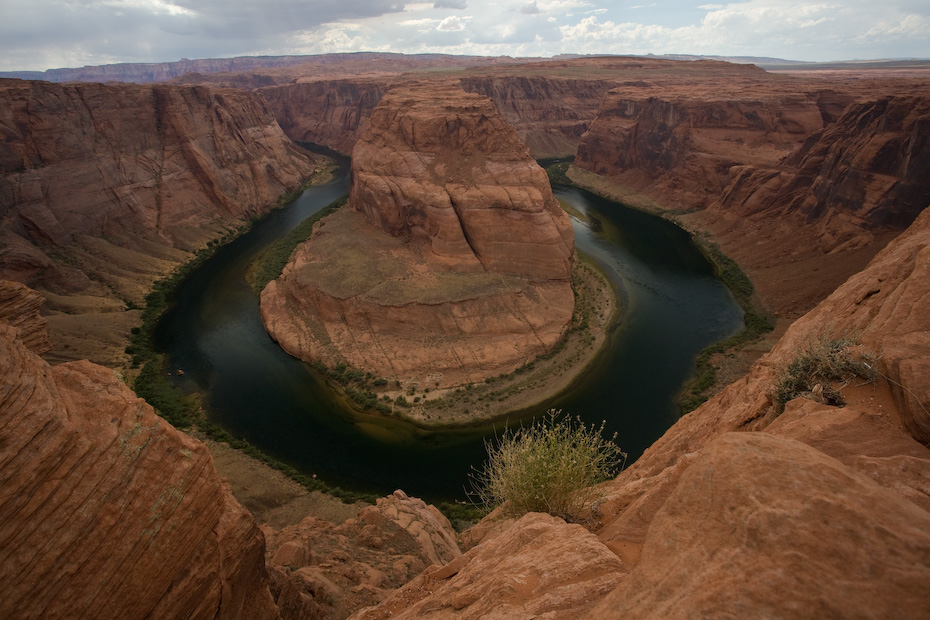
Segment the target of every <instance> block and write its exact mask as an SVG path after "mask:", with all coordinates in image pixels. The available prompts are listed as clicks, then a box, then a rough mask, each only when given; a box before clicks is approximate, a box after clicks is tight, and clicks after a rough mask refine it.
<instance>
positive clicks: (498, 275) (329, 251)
mask: <svg viewBox="0 0 930 620" xmlns="http://www.w3.org/2000/svg"><path fill="white" fill-rule="evenodd" d="M573 252H574V236H573V233H572V230H571V225H570V223H569V221H568V217H567V216H566V215H565V213H564V212H563V211H562V210H561V208H560V207H559V205H558V202H557V201H556V200H555V199H554V197H553V196H552V192H551V189H550V187H549V184H548V180H547V178H546V174H545V172H544V171H543V170H542V169H541V168H540V167H539V166H538V165H537V164H536V163H535V162H534V161H533V160H532V159H531V157H530V155H529V152H528V151H527V149H526V147H525V146H524V145H523V144H522V143H521V142H520V141H519V138H517V136H516V134H515V133H514V131H513V129H512V128H511V127H509V126H508V125H507V123H506V122H505V121H504V120H503V119H502V118H501V117H500V115H499V114H497V111H496V110H495V108H494V106H493V104H492V103H491V102H490V101H489V100H487V99H486V98H484V97H480V96H478V95H474V94H469V93H465V92H464V91H461V90H458V91H457V90H455V89H454V88H452V87H451V85H450V84H442V83H440V84H438V85H437V84H428V83H427V84H423V85H419V86H414V87H407V88H398V89H396V90H394V91H392V92H391V93H388V94H387V95H385V97H384V98H383V99H382V101H381V103H380V104H379V106H378V108H377V109H376V110H375V112H374V114H373V115H372V119H371V126H370V128H369V130H368V133H367V134H366V137H365V139H364V140H362V141H360V142H359V143H358V144H357V145H356V147H355V150H354V151H353V162H352V188H351V194H350V204H349V208H348V209H344V210H342V211H340V212H338V213H337V214H336V215H334V216H331V217H330V218H328V219H327V220H324V222H322V223H321V224H320V225H319V226H318V227H317V228H316V229H315V231H314V233H313V235H312V236H311V238H310V240H309V242H308V243H306V244H304V245H303V246H302V247H301V248H299V249H298V251H297V252H296V253H295V255H294V256H293V257H292V260H291V262H290V264H289V265H288V266H287V267H286V268H285V270H284V272H283V273H282V275H281V277H280V278H279V279H278V280H277V281H275V282H272V283H271V284H269V286H268V287H267V288H266V289H265V291H263V293H262V317H263V320H264V321H265V325H266V327H267V328H268V330H269V333H271V334H272V336H273V337H274V338H275V339H276V340H277V341H278V342H279V343H281V345H282V346H283V347H284V348H285V350H287V351H289V352H290V353H291V354H292V355H295V356H297V357H301V358H303V359H312V360H319V361H322V362H323V363H324V364H326V365H328V366H336V365H338V364H340V363H345V364H349V365H350V366H353V367H355V368H358V369H361V370H364V371H369V372H372V373H373V374H375V375H376V376H381V377H385V378H388V379H391V380H398V381H408V380H416V381H418V382H421V383H424V382H425V385H433V384H434V383H435V384H438V385H439V386H449V385H457V384H461V383H471V382H475V381H480V380H483V379H484V378H485V377H490V376H497V375H498V374H501V373H508V372H510V371H512V370H514V369H515V368H517V367H519V366H520V365H522V364H524V363H526V362H528V361H530V360H532V359H533V358H534V357H536V356H537V355H539V354H541V353H543V352H545V351H547V350H549V349H550V348H551V347H552V346H553V345H554V344H555V343H556V342H558V340H559V339H560V338H561V337H562V335H563V334H564V333H565V331H566V329H567V328H568V324H569V322H570V321H571V317H572V313H573V309H574V300H573V293H572V288H571V266H572V259H573Z"/></svg>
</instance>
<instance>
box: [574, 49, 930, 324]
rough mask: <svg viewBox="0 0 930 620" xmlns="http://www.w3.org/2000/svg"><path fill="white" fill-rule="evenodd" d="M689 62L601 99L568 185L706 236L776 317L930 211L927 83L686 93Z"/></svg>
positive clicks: (777, 82) (819, 83)
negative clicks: (583, 186) (591, 189)
mask: <svg viewBox="0 0 930 620" xmlns="http://www.w3.org/2000/svg"><path fill="white" fill-rule="evenodd" d="M687 64H688V63H684V65H685V66H682V68H681V71H680V74H679V76H678V77H677V78H674V77H671V76H666V77H665V78H663V79H662V80H656V81H652V82H647V81H644V82H642V83H640V84H633V83H631V84H627V85H623V86H619V87H617V88H615V89H613V90H612V91H610V93H609V94H608V95H607V96H606V97H605V98H604V101H603V103H602V106H601V109H600V111H599V112H598V116H597V118H596V119H595V120H594V121H593V122H592V123H591V125H590V129H589V131H588V132H587V133H586V134H585V135H584V136H583V137H582V140H581V143H580V144H579V147H578V155H577V158H576V160H575V165H576V166H577V168H576V172H575V176H576V178H578V179H579V180H580V181H581V182H583V183H590V184H593V185H595V186H598V187H600V188H601V189H602V190H603V191H607V192H608V193H611V194H612V195H615V196H617V197H619V198H620V199H621V200H625V201H628V202H632V203H634V204H638V205H640V206H644V207H646V208H651V209H655V210H658V211H672V212H675V213H676V214H677V215H676V217H677V218H678V219H679V221H680V222H681V223H682V224H683V225H685V226H686V227H689V228H692V229H694V230H698V231H703V232H708V233H710V234H711V236H712V237H713V238H714V240H715V241H717V242H718V243H719V244H720V245H721V246H722V248H723V250H724V251H725V252H726V253H727V254H728V255H730V256H731V257H733V258H735V259H736V260H737V262H739V264H740V266H741V267H743V269H744V270H745V271H747V272H748V273H749V275H750V277H751V278H752V279H753V281H754V282H755V283H756V285H757V289H758V290H759V291H760V293H761V294H762V296H763V298H764V299H765V301H766V302H767V303H768V304H769V305H770V306H771V309H772V310H774V311H775V313H776V315H778V316H784V317H787V318H795V317H797V316H799V315H800V314H801V313H803V312H804V311H806V310H808V309H809V308H810V307H812V305H813V304H815V303H816V302H817V301H819V300H821V299H823V298H824V297H825V296H826V295H828V294H829V293H830V292H831V291H832V290H833V289H835V288H836V287H837V286H839V285H840V284H841V283H842V282H843V281H844V280H845V279H846V278H848V277H849V276H850V275H852V274H853V273H856V272H857V271H859V270H861V269H862V268H863V267H864V266H865V264H866V263H867V262H868V260H869V259H870V258H871V257H872V256H874V254H875V253H876V252H877V251H878V250H879V249H880V248H881V247H882V246H883V245H884V244H885V243H887V241H888V240H889V239H890V238H892V237H893V236H894V235H895V234H897V233H899V232H900V231H901V230H903V229H904V228H905V227H906V226H907V225H908V224H909V223H910V222H911V221H912V220H913V219H914V217H915V216H916V215H917V213H919V212H920V211H921V210H922V209H923V208H924V207H925V206H927V205H928V204H930V184H928V183H927V181H926V179H925V178H924V177H925V176H926V175H925V174H923V171H924V170H926V169H927V166H928V158H930V155H928V153H930V150H928V140H930V138H928V136H930V115H928V107H927V106H928V102H930V99H928V98H927V96H926V91H925V89H924V90H922V85H923V84H925V82H926V81H925V80H924V81H921V80H884V81H880V80H874V81H865V80H863V81H862V82H850V81H847V82H839V81H835V82H830V81H827V80H812V79H796V78H788V77H786V76H774V75H766V74H762V75H757V74H751V73H744V74H740V73H739V72H734V73H733V75H732V76H730V78H729V79H726V77H725V76H723V75H720V76H716V77H709V78H708V79H705V80H693V81H689V80H686V79H685V76H687V74H688V73H689V72H690V70H689V67H688V66H687ZM584 172H592V173H595V174H596V175H598V177H596V178H595V177H590V176H585V174H584Z"/></svg>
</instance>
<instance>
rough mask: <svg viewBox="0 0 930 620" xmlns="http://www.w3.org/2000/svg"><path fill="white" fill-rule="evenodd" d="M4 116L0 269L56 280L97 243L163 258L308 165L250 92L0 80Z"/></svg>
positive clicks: (240, 215) (71, 286)
mask: <svg viewBox="0 0 930 620" xmlns="http://www.w3.org/2000/svg"><path fill="white" fill-rule="evenodd" d="M0 119H2V127H3V129H2V135H3V140H2V141H0V209H2V211H0V217H2V225H3V233H2V234H3V238H2V242H3V244H4V245H5V246H7V247H8V248H9V249H10V251H8V252H6V253H4V255H3V258H2V262H0V273H2V274H3V275H4V276H5V277H8V278H12V279H16V280H19V281H22V282H24V283H26V284H30V285H33V286H37V285H41V286H43V287H48V288H51V289H52V290H54V291H55V292H59V293H74V292H78V291H81V290H82V289H84V288H86V287H88V286H90V282H89V281H88V277H93V278H96V279H100V277H101V276H100V274H99V273H98V272H97V270H98V269H99V270H101V271H106V267H105V266H104V265H99V266H95V265H93V264H91V262H92V258H91V257H92V256H97V257H100V256H101V254H104V253H105V252H106V251H107V250H106V248H105V247H97V246H107V247H112V246H116V247H119V248H123V249H125V250H129V251H131V252H138V253H140V254H143V255H148V256H154V257H156V258H159V259H165V258H168V259H169V260H170V259H172V258H175V256H176V255H173V254H172V252H171V250H172V249H174V248H177V249H181V250H189V249H194V248H197V247H199V246H200V245H201V244H202V243H203V242H204V241H205V240H206V239H209V238H212V237H214V236H216V235H217V233H218V232H220V231H222V230H224V229H226V228H228V227H232V226H236V225H238V223H240V222H242V221H243V220H246V219H248V217H250V216H252V215H255V214H258V213H260V212H262V211H263V210H264V209H266V208H267V206H268V205H269V204H270V203H272V202H273V201H274V200H275V199H276V198H277V197H278V196H279V195H280V194H281V193H283V192H284V191H285V190H286V189H288V188H292V187H294V186H296V185H297V184H299V182H300V181H301V180H302V179H304V178H306V177H307V176H309V174H310V173H311V172H312V170H313V163H312V161H311V160H310V159H309V158H308V156H307V155H305V154H304V153H303V152H302V151H300V150H298V149H297V148H296V147H294V146H293V145H292V144H291V143H290V141H289V140H288V139H287V138H286V137H285V136H284V134H283V133H282V131H281V129H280V128H279V127H278V126H277V124H276V123H275V121H274V119H273V117H272V116H271V114H270V112H269V111H268V109H267V108H266V107H265V105H264V104H263V102H262V100H261V99H260V98H257V97H255V96H254V95H250V94H248V93H240V92H229V91H226V92H215V91H210V90H208V89H205V88H202V87H187V88H179V87H167V86H131V85H123V86H105V85H101V84H74V85H56V84H48V83H44V82H20V81H16V80H3V81H0ZM112 251H113V252H115V251H116V250H112ZM62 252H63V253H64V255H66V256H70V257H71V260H69V261H68V262H70V263H72V264H71V265H64V264H61V261H60V260H56V259H54V258H51V257H50V253H58V254H61V253H62ZM82 253H86V254H89V255H90V257H83V256H81V254H82ZM84 258H86V261H85V260H83V259H84ZM111 258H112V257H111ZM123 262H124V263H125V262H129V261H126V260H125V257H124V260H123ZM74 263H76V265H75V264H74ZM75 267H76V268H75ZM126 268H127V269H129V270H132V266H131V265H127V266H126ZM150 268H151V266H146V267H142V268H141V270H142V271H148V269H150ZM110 275H111V279H113V278H112V276H113V275H114V274H110ZM146 275H149V274H146ZM149 277H151V275H149ZM135 296H136V295H127V297H128V298H133V297H135Z"/></svg>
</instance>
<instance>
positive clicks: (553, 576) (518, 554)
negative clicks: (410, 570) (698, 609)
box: [352, 513, 627, 620]
mask: <svg viewBox="0 0 930 620" xmlns="http://www.w3.org/2000/svg"><path fill="white" fill-rule="evenodd" d="M567 570H568V571H571V572H570V573H567V572H566V571H567ZM626 572H627V568H626V567H625V566H624V565H623V562H621V561H620V560H619V559H618V558H617V556H616V555H614V554H613V553H611V552H610V550H609V549H607V547H605V546H604V545H603V544H602V543H601V542H600V541H598V540H597V538H595V537H594V535H593V534H591V533H590V532H588V531H586V530H585V529H584V528H583V527H581V526H580V525H568V524H566V523H565V522H564V521H562V520H561V519H557V518H555V517H550V516H549V515H543V514H535V513H531V514H528V515H526V516H524V517H523V518H521V519H520V520H518V521H516V522H515V523H514V524H513V525H512V526H511V527H510V528H508V529H506V530H505V531H504V532H502V533H501V534H498V535H497V536H494V537H493V538H491V539H489V540H487V541H486V542H485V543H483V544H481V545H479V546H477V547H474V548H473V549H471V550H469V551H468V553H466V554H465V555H463V556H461V557H459V558H457V559H455V560H454V561H452V562H450V563H448V564H446V565H445V566H443V567H441V568H440V567H434V568H432V569H430V570H427V571H425V572H424V573H423V574H421V575H420V576H418V577H417V578H416V579H414V580H413V581H411V582H410V583H409V584H407V585H406V586H404V587H403V588H402V589H400V590H399V591H398V592H396V593H395V594H394V595H393V596H391V598H389V599H388V600H387V601H385V602H384V603H383V604H381V605H380V606H378V607H375V608H373V609H365V610H361V611H359V612H358V613H356V614H355V615H353V616H352V618H353V619H354V620H374V619H375V618H385V617H390V618H468V619H474V620H478V619H479V618H537V617H544V618H551V619H552V620H562V619H564V620H568V619H570V618H580V617H582V616H583V615H584V614H585V612H588V611H589V610H590V608H591V607H592V605H593V604H594V603H595V602H596V601H597V600H598V599H599V598H601V597H603V596H604V595H606V594H607V593H609V592H610V591H611V590H613V588H614V587H616V585H617V584H618V583H619V582H620V581H621V580H622V578H623V576H624V574H625V573H626Z"/></svg>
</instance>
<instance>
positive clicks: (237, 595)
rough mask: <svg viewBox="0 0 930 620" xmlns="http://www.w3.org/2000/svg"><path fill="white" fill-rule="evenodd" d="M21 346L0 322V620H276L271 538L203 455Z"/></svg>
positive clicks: (163, 426)
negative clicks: (266, 557) (267, 563)
mask: <svg viewBox="0 0 930 620" xmlns="http://www.w3.org/2000/svg"><path fill="white" fill-rule="evenodd" d="M28 322H29V321H25V322H23V321H20V322H19V324H20V325H21V326H22V325H26V324H27V323H28ZM20 334H21V331H20V329H18V328H16V327H13V326H12V325H10V323H9V322H7V321H6V320H0V376H2V381H0V386H2V387H0V514H2V516H3V517H2V519H0V616H2V617H4V618H24V619H25V618H37V619H38V618H42V619H43V620H50V619H55V618H62V619H64V618H103V617H106V618H230V619H232V618H241V619H246V618H250V619H251V618H268V619H269V620H271V619H275V618H278V617H279V614H278V610H277V608H276V606H275V603H274V600H273V598H272V595H271V593H270V591H269V588H268V579H267V574H266V571H265V567H264V562H263V554H264V540H263V537H262V534H261V532H260V531H259V529H258V527H257V526H256V524H255V522H254V521H253V520H252V518H251V516H250V515H249V514H248V513H247V512H246V511H245V510H244V509H243V508H242V507H241V506H240V505H239V504H238V503H237V502H236V501H235V499H233V497H232V495H231V493H230V492H229V490H228V487H227V486H226V485H225V484H224V483H223V482H222V481H221V480H220V478H219V476H218V475H217V474H216V470H215V469H214V468H213V461H212V459H211V457H210V454H209V452H208V451H207V449H206V448H205V447H204V446H203V445H202V444H201V443H199V442H197V441H195V440H193V439H191V438H189V437H187V436H186V435H183V434H181V433H179V432H178V431H176V430H175V429H174V428H172V427H171V426H170V425H168V424H167V423H166V422H164V420H162V419H161V418H159V417H158V416H157V415H155V413H154V411H153V410H152V408H151V407H150V406H149V405H147V404H146V403H145V402H144V401H142V400H141V399H139V398H137V397H136V396H135V394H133V393H132V392H131V391H130V390H129V389H128V388H127V387H126V386H125V385H123V384H122V383H121V382H120V381H119V380H118V379H117V378H116V376H115V375H114V374H113V372H112V371H111V370H108V369H106V368H103V367H101V366H97V365H94V364H91V363H89V362H87V361H83V362H72V363H67V364H61V365H58V366H55V367H49V366H48V364H46V363H45V362H44V361H42V360H41V359H40V358H39V357H38V356H37V355H36V354H35V353H34V352H33V351H30V350H29V349H27V348H26V345H25V344H24V342H23V340H22V338H21V336H20Z"/></svg>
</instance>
